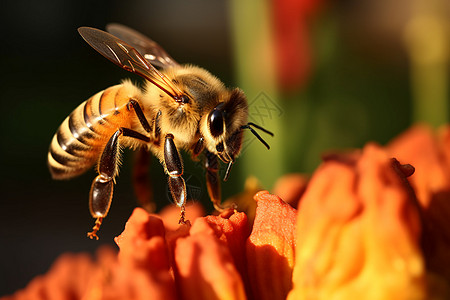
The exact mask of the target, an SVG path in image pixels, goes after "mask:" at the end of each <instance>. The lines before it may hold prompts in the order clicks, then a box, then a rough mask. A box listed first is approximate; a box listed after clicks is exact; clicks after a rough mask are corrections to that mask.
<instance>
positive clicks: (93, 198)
mask: <svg viewBox="0 0 450 300" xmlns="http://www.w3.org/2000/svg"><path fill="white" fill-rule="evenodd" d="M121 135H124V136H129V137H133V138H137V139H140V140H143V141H145V142H148V141H149V140H150V139H149V138H148V137H146V136H145V135H142V134H140V133H139V132H136V131H134V130H131V129H128V128H120V129H118V130H117V131H116V132H115V133H114V134H113V135H112V136H111V138H110V139H109V141H108V143H107V144H106V146H105V148H104V150H103V153H102V156H101V157H100V161H99V163H98V170H97V171H98V174H99V175H98V176H97V177H95V179H94V181H93V182H92V186H91V191H90V195H89V210H90V212H91V215H92V217H94V218H96V219H97V220H96V221H95V226H94V227H93V228H92V232H88V234H87V235H88V237H89V238H91V239H93V238H95V239H98V236H97V231H98V230H99V229H100V225H101V224H102V221H103V218H105V217H106V215H107V214H108V211H109V207H110V206H111V200H112V196H113V190H114V177H115V176H116V175H117V171H118V163H119V160H120V149H119V137H120V136H121Z"/></svg>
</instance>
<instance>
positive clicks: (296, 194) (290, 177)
mask: <svg viewBox="0 0 450 300" xmlns="http://www.w3.org/2000/svg"><path fill="white" fill-rule="evenodd" d="M307 185H308V177H307V176H305V175H303V174H297V173H292V174H287V175H284V176H282V177H281V178H279V179H278V180H277V181H276V182H275V186H274V188H273V194H274V195H277V196H278V197H280V198H281V199H283V201H284V202H286V203H289V204H290V205H291V206H292V207H297V205H298V201H299V200H300V198H301V197H302V195H303V193H304V192H305V189H306V186H307Z"/></svg>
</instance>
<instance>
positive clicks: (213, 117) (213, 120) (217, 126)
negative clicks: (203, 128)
mask: <svg viewBox="0 0 450 300" xmlns="http://www.w3.org/2000/svg"><path fill="white" fill-rule="evenodd" d="M209 130H210V131H211V135H212V136H213V137H218V136H220V135H222V134H223V111H221V110H213V111H212V112H211V113H210V114H209Z"/></svg>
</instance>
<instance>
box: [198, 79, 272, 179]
mask: <svg viewBox="0 0 450 300" xmlns="http://www.w3.org/2000/svg"><path fill="white" fill-rule="evenodd" d="M224 100H225V101H222V102H219V103H218V104H216V106H214V107H213V108H212V109H211V110H210V112H209V113H208V114H207V115H206V116H205V117H204V119H203V120H202V123H203V124H202V125H203V126H201V128H202V135H203V137H204V138H205V142H206V145H205V146H206V148H207V150H208V151H209V152H211V153H213V154H215V155H217V156H218V157H219V158H220V160H222V161H223V162H224V163H227V164H228V169H227V172H226V174H225V177H224V180H226V179H227V178H228V174H229V171H230V169H231V166H232V164H233V163H234V160H235V158H236V157H237V156H238V155H239V153H240V152H241V147H242V137H243V133H244V129H250V130H251V131H252V133H253V134H255V135H256V137H257V138H258V139H259V140H261V141H262V142H263V143H264V144H265V145H266V146H267V147H268V145H267V143H265V142H264V141H263V140H262V139H261V137H260V136H259V135H258V134H257V133H256V132H255V131H254V130H253V129H252V128H250V125H253V123H247V116H248V105H247V98H246V97H245V95H244V93H243V92H242V90H240V89H238V88H236V89H233V90H232V91H231V92H230V93H229V95H228V97H227V98H226V99H224ZM256 127H257V128H259V126H256Z"/></svg>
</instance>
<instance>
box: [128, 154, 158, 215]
mask: <svg viewBox="0 0 450 300" xmlns="http://www.w3.org/2000/svg"><path fill="white" fill-rule="evenodd" d="M150 163H151V155H150V153H149V152H148V151H147V149H145V148H140V149H139V150H138V151H137V152H136V155H135V160H134V166H133V187H134V192H135V194H136V197H137V199H138V202H139V205H140V206H141V207H143V208H144V209H145V210H146V211H148V212H149V213H152V212H154V211H155V203H154V202H153V189H152V185H151V183H150V172H149V170H150Z"/></svg>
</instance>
